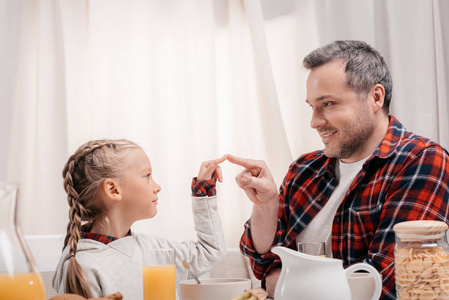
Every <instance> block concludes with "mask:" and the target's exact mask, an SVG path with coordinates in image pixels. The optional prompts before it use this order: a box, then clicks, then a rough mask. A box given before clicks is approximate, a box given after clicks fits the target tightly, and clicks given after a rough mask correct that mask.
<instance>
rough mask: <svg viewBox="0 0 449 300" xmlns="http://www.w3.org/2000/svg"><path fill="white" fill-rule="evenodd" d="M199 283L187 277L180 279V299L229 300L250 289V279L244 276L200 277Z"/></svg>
mask: <svg viewBox="0 0 449 300" xmlns="http://www.w3.org/2000/svg"><path fill="white" fill-rule="evenodd" d="M200 280H201V284H198V283H196V281H195V280H193V279H189V280H184V281H181V282H180V284H179V286H180V289H181V299H182V300H211V299H214V300H230V299H232V298H234V297H237V296H239V295H241V294H243V293H244V292H245V291H246V290H250V289H251V280H249V279H246V278H210V279H200Z"/></svg>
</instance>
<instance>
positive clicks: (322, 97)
mask: <svg viewBox="0 0 449 300" xmlns="http://www.w3.org/2000/svg"><path fill="white" fill-rule="evenodd" d="M332 97H333V95H332V94H326V95H323V96H320V97H318V98H316V99H315V100H314V101H323V100H326V99H328V98H332ZM306 102H307V103H308V104H309V105H310V102H309V100H307V99H306Z"/></svg>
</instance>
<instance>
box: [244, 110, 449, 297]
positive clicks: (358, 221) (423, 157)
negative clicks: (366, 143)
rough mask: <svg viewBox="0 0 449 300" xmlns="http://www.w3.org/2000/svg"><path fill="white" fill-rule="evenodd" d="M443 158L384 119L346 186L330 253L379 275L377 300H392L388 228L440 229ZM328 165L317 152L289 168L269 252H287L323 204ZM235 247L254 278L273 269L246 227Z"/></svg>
mask: <svg viewBox="0 0 449 300" xmlns="http://www.w3.org/2000/svg"><path fill="white" fill-rule="evenodd" d="M448 165H449V158H448V153H447V151H446V150H445V149H444V148H442V147H441V146H440V145H438V144H436V143H434V142H432V141H430V140H428V139H425V138H423V137H420V136H417V135H415V134H413V133H410V132H407V131H406V130H405V128H404V127H403V126H402V124H401V123H399V121H398V120H396V119H395V118H394V117H392V116H390V124H389V129H388V133H387V135H386V137H385V138H384V140H383V141H382V143H381V144H380V145H379V147H378V148H377V150H376V151H375V152H374V154H373V155H372V156H371V157H369V158H368V159H367V161H366V162H365V164H364V165H363V167H362V170H361V171H360V173H359V174H358V175H357V176H356V178H355V179H354V181H353V182H352V183H351V185H350V187H349V189H348V191H347V192H346V195H345V197H344V199H343V201H342V204H341V205H340V207H339V208H338V210H337V213H336V215H335V217H334V220H333V225H332V252H333V256H334V257H335V258H339V259H342V260H343V264H344V266H345V267H347V266H349V265H351V264H354V263H358V262H366V263H369V264H371V265H373V266H374V267H375V268H376V269H377V270H378V271H379V272H381V274H382V278H383V291H382V296H381V299H396V291H395V280H394V265H393V264H392V263H393V252H394V242H395V238H394V232H393V230H392V229H393V226H394V225H395V224H396V223H399V222H403V221H408V220H425V219H426V220H427V219H428V220H439V221H443V222H446V223H448V209H449V207H448V200H449V188H448V182H449V167H448ZM337 184H338V181H337V179H336V176H335V159H329V158H327V157H326V156H325V155H324V153H323V151H317V152H313V153H309V154H305V155H303V156H301V157H300V158H298V159H297V160H296V161H295V162H294V163H292V164H291V165H290V168H289V170H288V173H287V176H286V177H285V179H284V182H283V183H282V185H281V188H280V194H279V200H280V208H279V219H278V227H277V232H276V236H275V239H274V243H273V246H285V247H289V248H292V249H294V248H295V247H296V246H295V238H296V237H297V236H298V235H299V234H300V233H301V232H302V230H303V229H304V228H305V227H306V226H307V224H308V223H309V222H310V221H311V220H312V219H313V218H314V217H315V216H316V214H317V213H318V212H319V211H320V210H321V208H322V207H323V206H324V205H325V204H326V202H327V201H328V200H329V198H330V196H331V194H332V191H333V190H334V188H335V187H336V186H337ZM240 249H241V251H242V253H243V254H245V255H247V256H249V257H250V261H251V266H252V269H253V272H254V274H255V275H256V277H257V278H259V279H262V280H263V281H264V279H265V275H266V274H267V273H268V272H269V271H270V270H271V269H272V268H274V267H279V266H280V260H279V258H278V257H277V256H276V255H274V254H273V253H271V252H268V253H267V254H264V255H259V254H258V253H257V252H256V251H255V249H254V246H253V242H252V239H251V228H250V224H249V222H247V223H246V224H245V232H244V234H243V236H242V239H241V244H240Z"/></svg>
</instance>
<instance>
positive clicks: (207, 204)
mask: <svg viewBox="0 0 449 300" xmlns="http://www.w3.org/2000/svg"><path fill="white" fill-rule="evenodd" d="M192 210H193V219H194V223H195V231H196V233H197V237H198V241H197V242H194V241H191V240H189V241H184V242H174V241H169V240H166V239H164V238H160V237H156V236H153V235H149V234H135V233H132V234H131V236H127V237H123V238H120V239H117V240H115V241H113V242H111V243H109V244H107V245H105V244H103V243H101V242H98V241H95V240H91V239H81V240H80V241H79V242H78V252H77V253H76V259H77V261H78V263H79V264H80V265H81V267H82V268H83V271H84V273H85V275H86V278H87V281H88V283H89V286H90V288H91V290H92V293H93V296H94V297H105V296H107V295H110V294H113V293H115V292H120V293H122V294H123V299H124V300H140V299H143V276H142V253H144V251H145V250H147V249H155V248H160V249H165V248H174V249H175V252H176V254H175V260H176V261H175V263H176V288H177V289H176V299H180V296H179V282H180V281H182V280H185V279H187V278H188V271H187V270H186V269H185V268H184V267H183V266H182V261H183V260H188V261H190V263H191V265H192V268H193V270H194V271H195V272H196V273H197V274H198V276H200V275H201V274H203V273H206V272H208V271H209V270H211V269H212V268H213V267H215V266H216V265H218V264H219V263H220V262H221V261H222V260H223V259H224V258H225V255H226V245H225V239H224V234H223V228H222V226H221V221H220V217H219V215H218V213H217V199H216V196H213V197H192ZM68 258H69V249H68V247H66V248H65V249H64V250H63V252H62V256H61V259H60V261H59V264H58V267H57V269H56V272H55V275H54V277H53V287H54V288H55V290H56V291H57V292H58V294H62V293H64V292H65V290H64V289H65V274H66V268H67V265H68Z"/></svg>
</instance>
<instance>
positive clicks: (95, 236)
mask: <svg viewBox="0 0 449 300" xmlns="http://www.w3.org/2000/svg"><path fill="white" fill-rule="evenodd" d="M130 235H131V229H130V230H129V231H128V233H127V234H126V236H130ZM80 236H81V238H82V239H91V240H95V241H98V242H100V243H103V244H105V245H107V244H109V243H110V242H113V241H115V240H116V239H117V238H116V237H113V236H109V235H103V234H99V233H93V232H85V231H81V232H80Z"/></svg>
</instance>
